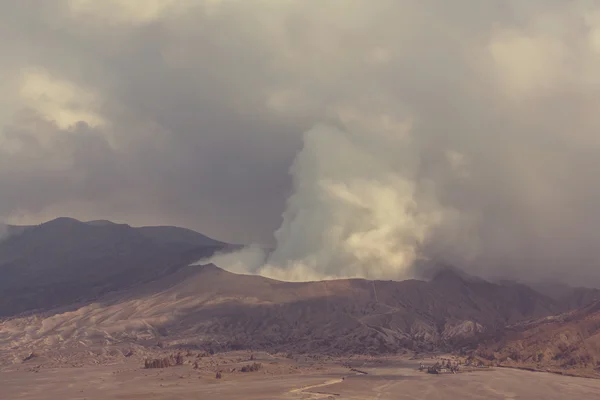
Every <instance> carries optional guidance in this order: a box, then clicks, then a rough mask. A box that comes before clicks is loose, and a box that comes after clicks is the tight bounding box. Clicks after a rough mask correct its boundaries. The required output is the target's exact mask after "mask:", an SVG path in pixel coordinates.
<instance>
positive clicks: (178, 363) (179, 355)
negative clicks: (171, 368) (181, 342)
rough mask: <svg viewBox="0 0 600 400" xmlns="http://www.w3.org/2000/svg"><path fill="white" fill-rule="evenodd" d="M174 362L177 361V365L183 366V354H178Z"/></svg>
mask: <svg viewBox="0 0 600 400" xmlns="http://www.w3.org/2000/svg"><path fill="white" fill-rule="evenodd" d="M174 361H175V365H183V356H182V355H181V353H177V355H176V356H175V359H174Z"/></svg>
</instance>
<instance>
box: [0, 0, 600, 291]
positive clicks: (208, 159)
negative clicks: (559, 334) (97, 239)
mask: <svg viewBox="0 0 600 400" xmlns="http://www.w3.org/2000/svg"><path fill="white" fill-rule="evenodd" d="M0 51H1V52H2V56H1V58H0V60H1V61H0V220H4V221H5V222H8V223H38V222H41V221H45V220H48V219H51V218H54V217H57V216H72V217H75V218H79V219H83V220H91V219H111V220H115V221H122V222H129V223H131V224H134V225H148V224H171V225H179V226H185V227H189V228H192V229H195V230H198V231H200V232H203V233H205V234H208V235H209V236H213V237H215V238H218V239H222V240H227V241H230V242H235V243H244V244H251V243H258V244H263V245H264V244H266V245H270V246H271V245H272V246H274V247H275V248H276V251H275V254H274V255H273V257H274V258H273V259H272V260H271V261H270V262H271V264H276V265H279V266H281V265H295V266H296V267H298V265H299V264H301V265H300V266H299V267H298V268H300V270H302V269H303V268H304V269H306V268H308V269H311V270H312V271H313V272H315V271H318V273H317V274H316V275H314V274H313V275H314V276H316V277H323V276H334V277H335V276H347V275H348V276H367V277H384V278H395V277H399V276H403V275H404V274H405V271H406V270H407V269H408V268H409V267H410V266H412V265H414V264H415V262H416V261H417V260H419V259H421V258H428V259H435V260H438V261H439V262H445V263H449V264H453V265H460V266H462V267H464V268H465V269H467V270H469V271H474V272H477V273H481V274H484V275H490V276H492V275H498V276H500V275H501V276H508V277H517V276H518V277H526V278H531V277H535V278H538V277H543V278H546V277H551V278H553V279H562V280H568V281H572V282H574V283H585V282H590V281H594V280H595V281H599V282H600V269H599V267H598V266H599V265H600V264H599V262H600V254H599V253H598V251H597V249H598V248H599V247H600V246H599V245H600V235H599V234H598V227H599V226H600V212H598V211H597V207H598V204H600V179H598V178H597V174H598V171H600V129H599V128H600V113H599V112H598V110H600V3H598V2H596V1H584V0H582V1H577V0H574V1H563V0H561V1H559V0H528V1H521V0H483V1H472V0H469V1H467V0H453V1H434V0H418V1H417V0H378V1H365V0H360V1H359V0H230V1H228V0H104V1H96V0H54V1H52V2H50V1H42V0H39V1H34V0H29V1H25V0H0ZM347 266H348V267H347ZM267 267H269V266H268V265H267ZM296 267H294V268H296ZM271 275H273V274H271ZM275 275H276V274H275Z"/></svg>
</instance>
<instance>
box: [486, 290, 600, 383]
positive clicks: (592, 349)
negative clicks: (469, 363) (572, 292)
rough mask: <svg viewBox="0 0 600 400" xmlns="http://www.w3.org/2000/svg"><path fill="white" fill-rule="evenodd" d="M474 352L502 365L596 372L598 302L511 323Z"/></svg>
mask: <svg viewBox="0 0 600 400" xmlns="http://www.w3.org/2000/svg"><path fill="white" fill-rule="evenodd" d="M477 354H478V355H479V356H481V357H483V358H486V359H488V360H490V361H493V362H495V363H498V364H500V365H505V366H516V367H524V368H530V369H535V370H544V371H546V370H550V371H554V372H560V373H570V374H577V375H584V376H595V377H598V376H599V375H600V301H596V302H593V303H592V304H588V305H587V306H585V307H583V308H580V309H578V310H574V311H570V312H568V313H564V314H560V315H556V316H549V317H545V318H540V319H535V320H533V321H528V322H522V323H519V324H515V325H513V326H511V327H509V329H507V331H506V332H505V333H504V335H503V336H502V337H501V338H499V339H496V340H494V341H490V342H487V343H485V344H482V345H481V346H480V347H479V349H478V351H477Z"/></svg>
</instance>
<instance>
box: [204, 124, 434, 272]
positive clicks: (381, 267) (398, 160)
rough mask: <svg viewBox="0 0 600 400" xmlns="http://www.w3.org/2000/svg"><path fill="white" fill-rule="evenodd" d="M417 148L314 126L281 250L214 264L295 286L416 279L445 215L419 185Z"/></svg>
mask: <svg viewBox="0 0 600 400" xmlns="http://www.w3.org/2000/svg"><path fill="white" fill-rule="evenodd" d="M390 149H393V150H394V151H390ZM410 150H411V140H410V136H404V135H396V136H389V135H383V134H379V133H377V132H370V134H367V133H365V132H346V131H343V130H340V129H338V128H333V127H330V126H325V125H318V126H316V127H314V128H313V129H311V130H309V131H307V132H306V133H305V135H304V147H303V149H302V151H300V153H299V154H298V155H297V157H296V159H295V161H294V163H293V165H292V167H291V169H290V173H291V174H292V177H293V185H294V192H293V194H292V195H291V197H290V198H289V199H288V201H287V208H286V210H285V212H284V214H283V223H282V225H281V227H280V228H279V229H278V230H277V231H276V232H275V239H276V246H275V250H274V251H273V252H272V253H271V254H270V255H269V256H268V257H267V255H266V254H265V253H264V252H261V250H260V249H259V248H257V247H251V248H246V249H243V250H241V251H239V252H236V253H231V254H221V255H218V256H216V257H214V258H213V259H212V260H209V261H210V262H213V263H215V264H217V265H219V266H221V267H223V268H225V269H228V270H230V271H232V272H247V273H258V274H261V275H263V276H267V277H272V278H277V279H282V280H291V281H304V280H319V279H333V278H347V277H366V278H387V279H401V278H407V277H410V276H411V275H412V273H413V271H412V266H413V264H414V262H415V261H416V260H417V259H418V258H420V257H422V256H423V254H422V252H421V250H422V246H423V244H424V243H425V242H426V240H427V239H428V237H429V234H430V232H431V231H432V229H434V228H435V227H437V226H439V225H440V224H441V222H442V219H443V218H444V210H443V209H442V208H441V207H440V206H439V205H438V204H437V202H436V199H435V198H434V197H433V195H432V194H431V193H428V192H427V191H426V190H424V188H423V187H420V186H419V185H418V183H417V182H416V175H415V174H414V163H413V161H412V160H411V158H412V157H410ZM265 260H266V261H265Z"/></svg>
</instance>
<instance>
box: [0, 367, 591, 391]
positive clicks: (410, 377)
mask: <svg viewBox="0 0 600 400" xmlns="http://www.w3.org/2000/svg"><path fill="white" fill-rule="evenodd" d="M286 362H287V363H289V364H290V365H285V366H286V368H278V369H273V368H269V366H268V365H267V366H266V367H265V369H264V370H262V371H258V372H252V373H227V372H225V373H224V374H223V379H221V380H216V379H215V377H214V375H213V374H212V373H210V374H209V372H207V371H204V372H203V371H198V370H194V369H192V368H191V366H189V365H184V366H179V367H172V368H166V369H157V370H145V369H143V368H140V365H139V364H138V363H137V362H133V361H131V362H129V363H125V364H118V365H104V366H86V367H79V368H50V369H43V368H42V369H40V370H39V372H32V371H31V369H30V368H25V367H23V368H18V369H13V370H12V371H7V370H5V371H3V372H0V399H3V400H4V399H7V400H8V399H10V400H13V399H14V400H17V399H21V400H38V399H53V400H54V399H55V400H59V399H60V400H67V399H72V400H82V399H87V400H105V399H129V400H134V399H157V400H159V399H160V400H179V399H223V400H237V399H239V400H242V399H243V400H253V399H256V400H259V399H260V400H269V399H334V398H335V399H360V400H368V399H383V400H385V399H444V400H446V399H561V400H563V399H579V398H585V399H596V398H598V399H600V380H592V379H584V378H574V377H566V376H559V375H554V374H547V373H536V372H527V371H519V370H513V369H503V368H501V369H496V370H494V371H476V372H468V373H461V374H456V375H453V374H448V375H429V374H425V373H421V372H418V371H417V370H416V367H417V365H418V362H417V361H409V360H405V359H398V360H383V361H380V362H370V363H361V362H359V361H357V362H356V363H357V364H359V365H356V366H360V370H361V371H364V372H367V373H368V374H356V373H354V372H352V371H350V370H349V368H347V367H342V366H341V363H337V362H335V361H334V362H329V363H326V364H323V365H321V366H319V369H318V370H317V369H316V368H315V367H314V366H312V367H310V368H308V367H306V366H303V365H299V366H298V369H294V372H293V373H291V372H289V369H288V367H290V366H291V364H293V361H289V360H281V363H282V364H284V363H286ZM282 364H280V363H279V361H277V365H278V366H280V365H282Z"/></svg>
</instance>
